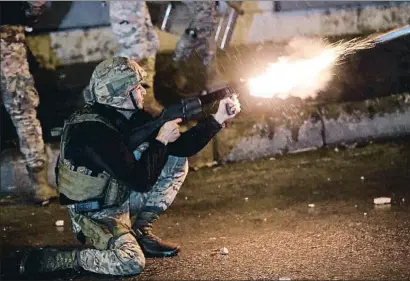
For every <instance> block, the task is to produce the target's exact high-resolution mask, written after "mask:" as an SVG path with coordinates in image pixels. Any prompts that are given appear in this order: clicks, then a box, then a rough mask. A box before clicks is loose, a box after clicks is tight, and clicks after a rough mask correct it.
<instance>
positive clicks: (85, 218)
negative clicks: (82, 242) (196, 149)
mask: <svg viewBox="0 0 410 281" xmlns="http://www.w3.org/2000/svg"><path fill="white" fill-rule="evenodd" d="M187 173H188V161H187V158H183V157H174V156H170V157H169V159H168V161H167V163H166V165H165V167H164V169H163V170H162V172H161V175H160V177H159V178H158V180H157V182H156V183H155V184H154V186H153V187H152V189H151V190H150V191H149V192H147V193H138V192H135V191H133V192H131V194H130V196H129V199H128V200H127V201H126V202H125V203H123V204H122V205H121V206H119V207H116V208H108V209H105V210H102V211H97V212H88V213H82V214H78V213H76V212H75V210H74V207H73V206H72V205H70V206H68V211H69V214H70V217H71V222H72V226H73V231H74V232H75V233H79V232H80V231H82V233H83V234H84V236H85V239H86V242H87V244H91V245H92V246H93V248H94V249H84V250H80V252H79V254H78V264H79V266H80V267H82V268H83V269H85V270H87V271H91V272H95V273H100V274H110V275H136V274H139V273H140V272H141V271H143V269H144V266H145V257H144V254H143V252H142V250H141V248H140V246H139V245H138V242H137V241H136V238H135V236H134V234H133V231H132V225H133V222H134V221H135V220H136V219H137V218H138V214H139V213H142V212H153V213H156V214H157V215H160V214H161V213H163V212H164V211H165V210H166V209H167V208H168V207H169V206H170V205H171V204H172V202H173V201H174V198H175V196H176V195H177V193H178V191H179V189H180V187H181V185H182V184H183V182H184V180H185V178H186V176H187Z"/></svg>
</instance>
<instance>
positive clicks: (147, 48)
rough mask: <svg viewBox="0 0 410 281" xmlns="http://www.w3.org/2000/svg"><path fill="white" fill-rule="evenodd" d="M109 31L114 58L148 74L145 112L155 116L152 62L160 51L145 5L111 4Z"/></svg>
mask: <svg viewBox="0 0 410 281" xmlns="http://www.w3.org/2000/svg"><path fill="white" fill-rule="evenodd" d="M109 5H110V21H111V28H112V31H113V33H114V36H115V37H116V39H117V41H118V44H119V49H118V51H117V54H116V56H121V57H127V58H130V59H133V60H135V61H137V62H138V64H139V65H140V66H141V67H142V68H144V70H145V71H146V72H147V77H146V79H145V81H144V87H146V90H147V99H146V101H145V106H146V109H147V110H148V111H149V112H150V113H152V114H154V115H156V114H157V113H159V111H161V110H162V107H161V106H160V105H159V104H157V103H156V101H155V96H154V90H153V89H154V76H155V58H156V55H157V52H158V49H159V37H158V34H157V32H156V30H155V28H154V26H153V24H152V22H151V16H150V13H149V11H148V7H147V4H146V2H145V1H112V2H110V4H109Z"/></svg>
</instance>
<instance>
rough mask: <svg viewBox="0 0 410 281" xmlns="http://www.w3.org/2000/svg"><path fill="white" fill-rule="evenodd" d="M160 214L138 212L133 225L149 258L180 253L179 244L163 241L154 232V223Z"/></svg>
mask: <svg viewBox="0 0 410 281" xmlns="http://www.w3.org/2000/svg"><path fill="white" fill-rule="evenodd" d="M158 217H159V216H158V215H157V214H155V213H150V212H143V213H140V214H138V217H137V220H136V221H135V223H134V225H133V230H134V232H135V234H136V238H137V242H138V244H139V245H140V247H141V249H142V251H143V253H144V255H145V256H146V257H148V258H164V257H172V256H175V255H177V254H178V253H179V251H180V248H179V245H176V244H174V243H171V242H166V241H162V240H161V239H160V238H159V237H157V236H155V235H154V234H153V233H152V224H153V223H154V222H155V221H156V220H157V219H158Z"/></svg>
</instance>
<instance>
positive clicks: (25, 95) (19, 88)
mask: <svg viewBox="0 0 410 281" xmlns="http://www.w3.org/2000/svg"><path fill="white" fill-rule="evenodd" d="M24 40H25V35H24V27H23V26H7V27H5V26H3V27H2V28H1V49H0V53H1V92H2V98H3V103H4V106H5V108H6V111H7V112H8V113H9V114H10V117H11V120H12V121H13V124H14V126H15V127H16V130H17V134H18V137H19V141H20V151H21V152H22V154H23V155H24V157H25V161H26V165H27V166H29V167H31V168H36V167H39V166H42V165H44V163H45V162H46V154H45V151H44V142H43V133H42V129H41V125H40V121H39V120H38V119H37V112H36V108H37V106H38V104H39V96H38V93H37V91H36V89H35V87H34V80H33V77H32V75H31V74H30V71H29V65H28V62H27V51H26V46H25V44H24Z"/></svg>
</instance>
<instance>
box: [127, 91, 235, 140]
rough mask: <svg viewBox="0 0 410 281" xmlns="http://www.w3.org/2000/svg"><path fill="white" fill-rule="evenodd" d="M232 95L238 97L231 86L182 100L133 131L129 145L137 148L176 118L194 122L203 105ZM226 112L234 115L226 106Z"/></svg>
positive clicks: (201, 111)
mask: <svg viewBox="0 0 410 281" xmlns="http://www.w3.org/2000/svg"><path fill="white" fill-rule="evenodd" d="M233 95H238V93H237V92H236V91H235V90H234V89H233V88H232V87H231V86H227V87H224V88H221V89H218V90H215V91H213V92H210V93H208V94H206V95H204V96H199V97H191V98H185V99H182V100H181V101H180V102H178V103H176V104H174V105H171V106H169V107H167V108H165V109H164V110H163V111H162V113H161V115H160V116H158V117H157V118H156V119H155V120H153V121H151V122H148V123H146V124H144V125H143V126H140V127H137V128H135V129H133V130H132V132H131V134H130V138H129V144H130V146H131V147H134V148H135V147H137V146H138V145H140V144H141V143H142V142H143V141H144V140H145V139H146V138H147V137H148V136H150V135H151V134H152V133H154V132H155V131H156V130H158V129H159V128H161V127H162V125H164V124H165V123H166V122H168V121H171V120H174V119H177V118H181V119H182V121H183V122H186V121H190V120H195V119H197V118H198V117H199V116H200V114H202V113H203V106H204V105H206V104H210V103H212V102H215V101H220V100H222V99H224V98H226V97H231V96H233ZM226 111H227V113H228V114H229V115H232V114H235V112H232V111H231V109H230V107H229V106H228V105H227V106H226Z"/></svg>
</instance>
